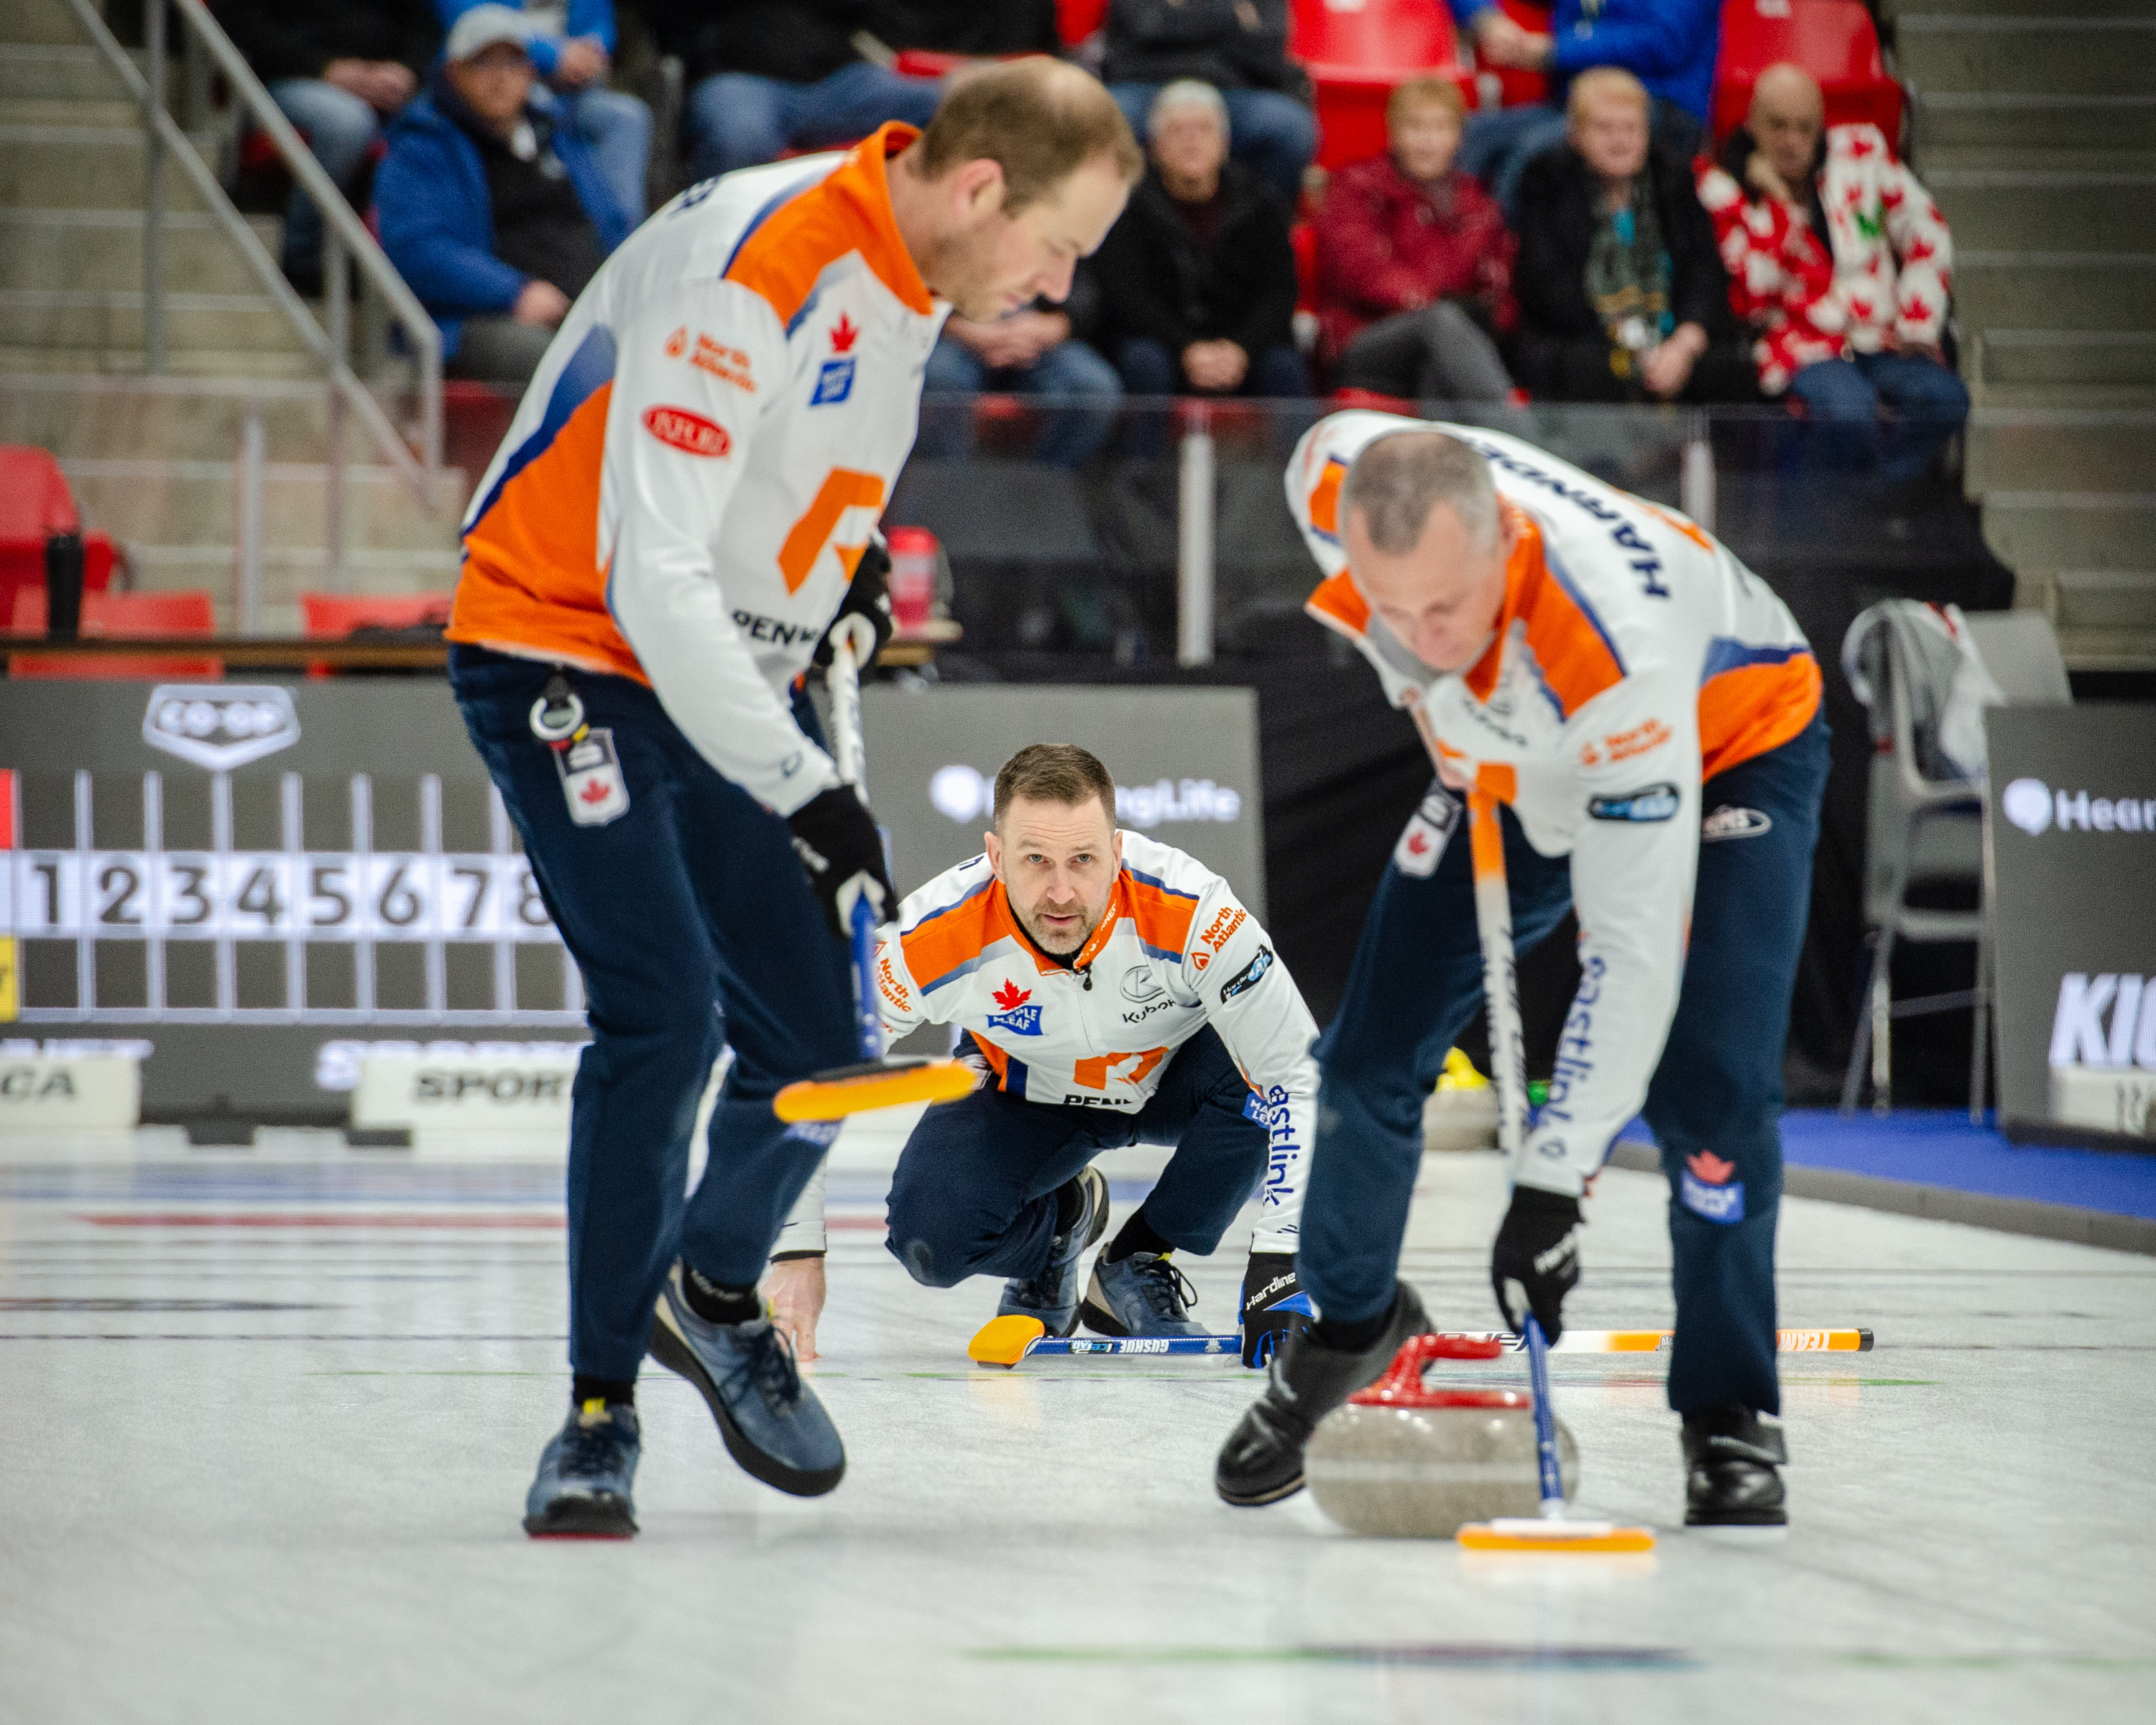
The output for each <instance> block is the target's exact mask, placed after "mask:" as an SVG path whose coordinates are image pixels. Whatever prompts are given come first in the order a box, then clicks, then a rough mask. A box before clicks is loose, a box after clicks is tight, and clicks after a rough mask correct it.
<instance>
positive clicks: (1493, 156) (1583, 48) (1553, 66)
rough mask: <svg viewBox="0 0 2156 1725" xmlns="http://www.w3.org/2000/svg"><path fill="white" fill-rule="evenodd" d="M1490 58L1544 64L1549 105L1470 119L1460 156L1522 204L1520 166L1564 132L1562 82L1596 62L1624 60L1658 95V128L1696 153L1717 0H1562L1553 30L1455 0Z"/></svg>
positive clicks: (1492, 186) (1708, 92)
mask: <svg viewBox="0 0 2156 1725" xmlns="http://www.w3.org/2000/svg"><path fill="white" fill-rule="evenodd" d="M1450 5H1451V7H1452V16H1453V18H1454V19H1455V22H1456V23H1458V24H1459V26H1460V31H1461V33H1463V34H1465V35H1466V36H1467V37H1469V38H1470V39H1471V40H1472V41H1473V42H1474V44H1475V52H1476V58H1477V59H1479V60H1480V61H1481V64H1484V65H1486V66H1500V67H1504V68H1506V69H1510V70H1514V71H1523V72H1547V73H1548V74H1549V79H1550V100H1549V102H1548V105H1532V106H1528V107H1522V108H1503V109H1500V110H1497V111H1496V113H1491V114H1478V115H1476V116H1475V117H1474V118H1473V119H1472V120H1471V121H1468V122H1467V132H1466V137H1465V138H1464V139H1463V140H1462V141H1461V143H1460V158H1459V162H1458V164H1457V165H1458V166H1459V167H1460V168H1461V169H1462V170H1463V171H1465V172H1468V173H1471V174H1473V175H1474V176H1475V177H1476V178H1477V179H1478V180H1480V181H1481V182H1482V183H1483V185H1484V186H1485V187H1487V188H1488V189H1489V191H1490V193H1491V196H1493V197H1494V198H1496V200H1497V202H1498V203H1501V204H1502V205H1503V206H1504V209H1505V215H1506V218H1507V220H1511V219H1512V218H1513V217H1514V216H1516V215H1517V198H1518V193H1519V185H1520V175H1521V173H1522V171H1523V170H1524V169H1525V168H1526V167H1527V164H1528V163H1529V162H1532V161H1533V160H1534V158H1535V157H1537V156H1539V155H1541V154H1542V153H1543V151H1545V150H1550V149H1554V148H1555V147H1556V146H1558V145H1559V144H1561V143H1563V141H1564V135H1565V110H1564V97H1565V87H1566V86H1567V85H1568V84H1570V83H1571V81H1572V80H1573V77H1574V76H1575V75H1576V74H1578V73H1581V72H1584V71H1586V70H1587V69H1589V67H1590V66H1618V67H1621V68H1623V69H1625V71H1627V72H1630V74H1632V75H1633V76H1634V77H1635V78H1637V79H1638V80H1640V83H1642V84H1644V85H1646V86H1647V94H1648V95H1650V96H1651V97H1653V98H1654V103H1655V111H1654V127H1655V136H1656V137H1657V138H1658V139H1660V140H1662V141H1665V142H1666V143H1667V144H1668V145H1669V146H1671V148H1673V149H1675V150H1676V151H1678V152H1679V153H1681V154H1682V155H1684V156H1687V157H1689V156H1691V154H1692V153H1693V151H1694V148H1695V146H1696V145H1697V142H1698V139H1699V133H1700V128H1701V127H1702V126H1704V125H1705V124H1706V123H1707V109H1708V106H1709V105H1710V103H1711V102H1712V99H1713V95H1714V59H1715V54H1716V53H1717V50H1718V49H1720V47H1721V43H1722V5H1721V0H1557V5H1556V9H1555V11H1554V12H1553V14H1552V16H1551V18H1550V28H1549V32H1548V34H1546V35H1545V34H1543V33H1541V32H1539V31H1536V30H1529V29H1526V28H1522V26H1521V25H1519V24H1517V23H1514V22H1513V20H1512V18H1509V17H1507V15H1506V13H1505V11H1504V8H1502V7H1501V6H1500V5H1498V3H1497V0H1450Z"/></svg>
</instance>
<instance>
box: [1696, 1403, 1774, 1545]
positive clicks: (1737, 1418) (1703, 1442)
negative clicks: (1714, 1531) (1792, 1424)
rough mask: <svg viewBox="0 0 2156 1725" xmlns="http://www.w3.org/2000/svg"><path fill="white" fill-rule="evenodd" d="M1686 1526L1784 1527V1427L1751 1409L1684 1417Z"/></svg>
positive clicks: (1725, 1409)
mask: <svg viewBox="0 0 2156 1725" xmlns="http://www.w3.org/2000/svg"><path fill="white" fill-rule="evenodd" d="M1684 1458H1685V1526H1686V1527H1785V1526H1787V1525H1788V1523H1789V1511H1788V1509H1787V1508H1786V1507H1784V1493H1783V1490H1782V1476H1781V1474H1780V1473H1779V1471H1778V1470H1779V1468H1780V1467H1781V1466H1783V1465H1784V1463H1786V1462H1787V1461H1789V1445H1787V1444H1786V1443H1784V1441H1783V1439H1782V1423H1781V1421H1780V1420H1775V1419H1773V1418H1771V1417H1770V1416H1768V1415H1767V1414H1755V1413H1753V1411H1752V1409H1749V1408H1708V1409H1705V1410H1704V1411H1703V1412H1701V1413H1697V1414H1686V1415H1685V1416H1684Z"/></svg>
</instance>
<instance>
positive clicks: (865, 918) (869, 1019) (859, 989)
mask: <svg viewBox="0 0 2156 1725" xmlns="http://www.w3.org/2000/svg"><path fill="white" fill-rule="evenodd" d="M875 947H876V938H875V911H871V910H870V908H869V897H868V895H867V894H866V893H863V894H862V895H861V896H860V897H859V898H857V899H855V901H854V1010H855V1013H856V1014H858V1018H857V1021H856V1023H857V1028H858V1029H859V1030H860V1038H861V1058H862V1059H863V1060H881V1059H882V1058H883V1020H882V1019H881V1018H880V1016H879V1015H878V1014H877V1012H876V1004H875Z"/></svg>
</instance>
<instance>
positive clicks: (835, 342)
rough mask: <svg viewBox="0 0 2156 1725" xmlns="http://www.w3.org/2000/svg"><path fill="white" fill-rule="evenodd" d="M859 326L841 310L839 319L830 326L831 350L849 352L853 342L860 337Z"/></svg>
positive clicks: (852, 349)
mask: <svg viewBox="0 0 2156 1725" xmlns="http://www.w3.org/2000/svg"><path fill="white" fill-rule="evenodd" d="M860 335H861V331H860V326H859V325H858V324H856V323H855V322H854V321H852V320H851V319H850V318H849V317H848V316H846V314H845V313H844V312H843V311H841V312H840V313H839V321H837V322H836V323H834V324H833V325H832V326H831V352H834V353H851V352H853V351H854V343H855V342H856V341H859V340H860Z"/></svg>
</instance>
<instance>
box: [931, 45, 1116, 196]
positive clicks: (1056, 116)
mask: <svg viewBox="0 0 2156 1725" xmlns="http://www.w3.org/2000/svg"><path fill="white" fill-rule="evenodd" d="M1102 156H1106V157H1108V158H1109V159H1111V161H1112V162H1114V163H1115V165H1116V172H1118V173H1120V174H1121V175H1122V177H1123V183H1124V184H1125V185H1127V186H1128V185H1135V184H1137V181H1138V179H1139V177H1140V176H1142V174H1143V173H1144V172H1145V157H1144V156H1143V155H1142V153H1141V152H1140V151H1139V149H1138V141H1137V139H1136V138H1134V137H1132V136H1131V126H1130V122H1129V121H1127V120H1126V119H1124V118H1123V110H1122V109H1121V108H1119V107H1117V106H1116V99H1115V98H1114V97H1113V96H1111V95H1109V94H1108V92H1107V90H1106V88H1105V87H1104V86H1103V85H1101V81H1100V80H1098V79H1097V78H1095V77H1094V76H1093V75H1092V74H1091V73H1089V72H1087V71H1086V70H1085V69H1083V68H1081V67H1078V66H1074V65H1071V64H1069V63H1067V62H1066V61H1063V60H1056V59H1050V58H1049V57H1048V56H1047V55H1045V54H1029V55H1027V56H1026V57H1025V58H1024V59H1015V60H1007V61H1005V62H1004V64H1001V65H995V66H988V67H986V68H983V69H982V70H980V71H978V72H975V73H973V74H969V75H968V76H967V77H965V78H962V79H960V80H956V81H955V82H954V84H953V85H952V90H951V93H950V94H949V95H947V96H945V97H944V98H943V103H942V106H941V107H939V108H937V110H936V117H935V118H934V119H933V120H932V121H929V122H928V130H927V131H925V132H923V133H922V134H921V172H922V173H923V174H924V175H926V176H927V177H928V178H930V179H936V178H938V177H941V176H942V174H943V173H945V172H947V171H948V170H949V169H952V168H954V167H960V166H962V164H964V163H966V162H978V161H981V160H983V159H985V160H988V161H990V162H994V163H995V164H996V166H997V167H1000V168H1001V169H1003V171H1004V214H1005V215H1016V214H1017V213H1019V211H1020V210H1023V209H1024V208H1026V206H1027V205H1028V204H1032V203H1039V202H1040V201H1041V200H1042V199H1043V198H1050V197H1052V196H1054V195H1055V189H1056V187H1059V186H1060V185H1061V184H1062V183H1063V182H1064V181H1065V180H1066V179H1068V178H1069V177H1070V176H1071V175H1072V174H1074V173H1075V172H1077V171H1078V170H1079V169H1080V168H1081V167H1084V166H1085V165H1086V163H1087V162H1091V161H1093V160H1094V159H1095V158H1096V157H1102Z"/></svg>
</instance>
